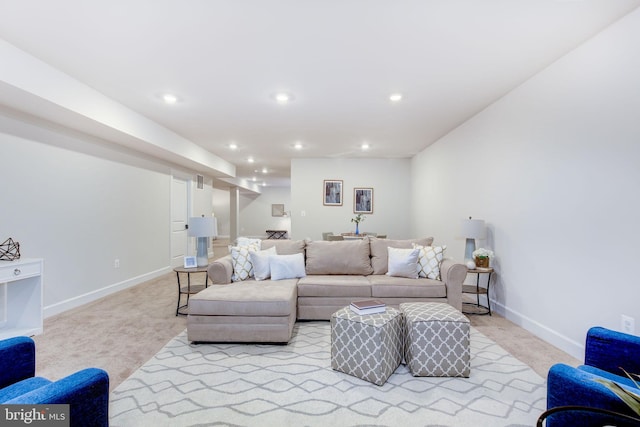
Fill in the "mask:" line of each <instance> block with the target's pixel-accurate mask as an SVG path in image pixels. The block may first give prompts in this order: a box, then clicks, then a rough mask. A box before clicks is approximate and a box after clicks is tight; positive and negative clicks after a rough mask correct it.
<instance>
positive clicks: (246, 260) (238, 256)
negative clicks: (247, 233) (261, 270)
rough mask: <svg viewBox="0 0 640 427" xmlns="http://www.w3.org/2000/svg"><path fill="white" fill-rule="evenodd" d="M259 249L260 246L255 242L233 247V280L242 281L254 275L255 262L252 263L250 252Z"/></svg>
mask: <svg viewBox="0 0 640 427" xmlns="http://www.w3.org/2000/svg"><path fill="white" fill-rule="evenodd" d="M259 250H260V246H259V245H255V244H252V245H248V246H232V247H231V264H232V265H233V275H232V276H231V280H232V281H233V282H240V281H242V280H247V279H250V278H252V277H253V264H251V258H250V256H249V252H251V251H259Z"/></svg>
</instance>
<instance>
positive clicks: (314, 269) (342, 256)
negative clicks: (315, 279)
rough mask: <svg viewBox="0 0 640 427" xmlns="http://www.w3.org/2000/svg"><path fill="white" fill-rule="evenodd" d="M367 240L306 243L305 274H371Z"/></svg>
mask: <svg viewBox="0 0 640 427" xmlns="http://www.w3.org/2000/svg"><path fill="white" fill-rule="evenodd" d="M369 259H370V250H369V239H367V238H365V239H362V240H350V241H337V242H329V241H322V240H320V241H311V242H307V266H306V268H307V274H359V275H367V274H371V273H372V272H373V268H371V261H370V260H369Z"/></svg>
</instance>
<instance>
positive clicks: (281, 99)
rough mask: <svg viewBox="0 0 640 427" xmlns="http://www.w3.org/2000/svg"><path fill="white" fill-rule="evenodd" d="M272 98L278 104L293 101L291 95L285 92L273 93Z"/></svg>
mask: <svg viewBox="0 0 640 427" xmlns="http://www.w3.org/2000/svg"><path fill="white" fill-rule="evenodd" d="M273 99H274V100H275V101H276V102H277V103H278V104H288V103H289V102H291V101H293V95H291V94H290V93H287V92H277V93H275V94H273Z"/></svg>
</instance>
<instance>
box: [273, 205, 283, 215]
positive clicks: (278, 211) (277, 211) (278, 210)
mask: <svg viewBox="0 0 640 427" xmlns="http://www.w3.org/2000/svg"><path fill="white" fill-rule="evenodd" d="M271 216H284V203H277V204H273V205H271Z"/></svg>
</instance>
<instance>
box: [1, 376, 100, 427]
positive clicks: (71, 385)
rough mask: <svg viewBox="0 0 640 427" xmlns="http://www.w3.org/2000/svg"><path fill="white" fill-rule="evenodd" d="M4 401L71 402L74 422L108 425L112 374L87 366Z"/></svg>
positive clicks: (30, 403)
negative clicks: (110, 375)
mask: <svg viewBox="0 0 640 427" xmlns="http://www.w3.org/2000/svg"><path fill="white" fill-rule="evenodd" d="M4 403H5V404H23V405H24V404H26V405H37V404H45V403H49V404H68V405H70V418H71V425H72V426H89V425H90V426H99V427H108V425H109V375H108V374H107V373H106V372H105V371H104V370H102V369H98V368H87V369H83V370H81V371H78V372H76V373H74V374H71V375H69V376H67V377H64V378H62V379H60V380H58V381H55V382H53V383H51V384H48V385H46V386H44V387H40V388H37V389H35V390H33V391H30V392H29V393H25V394H23V395H21V396H19V397H16V398H15V399H12V400H9V401H7V402H4Z"/></svg>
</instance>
